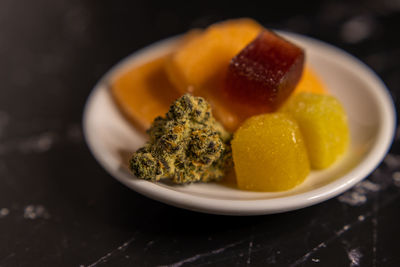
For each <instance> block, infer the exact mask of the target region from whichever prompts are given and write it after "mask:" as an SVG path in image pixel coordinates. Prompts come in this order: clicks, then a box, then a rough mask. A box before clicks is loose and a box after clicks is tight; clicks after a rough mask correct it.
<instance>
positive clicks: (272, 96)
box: [223, 30, 304, 117]
mask: <svg viewBox="0 0 400 267" xmlns="http://www.w3.org/2000/svg"><path fill="white" fill-rule="evenodd" d="M303 64H304V51H303V49H301V48H300V47H298V46H296V45H294V44H292V43H290V42H289V41H286V40H285V39H283V38H282V37H280V36H278V35H276V34H274V33H273V32H270V31H267V30H263V31H262V32H261V33H260V34H259V35H258V37H257V38H256V39H255V40H253V41H252V42H251V43H249V44H248V45H247V46H246V47H245V48H244V49H243V50H242V51H241V52H240V53H239V54H238V55H236V56H235V57H234V58H233V59H232V60H231V62H230V64H229V67H228V73H227V75H226V82H225V86H224V87H223V89H224V92H225V95H226V96H227V98H228V99H229V103H231V105H233V106H234V107H235V109H238V110H240V112H241V113H242V114H245V115H246V117H249V116H252V115H257V114H262V113H266V112H273V111H275V110H277V109H278V108H279V107H280V106H281V105H282V103H283V102H284V101H285V100H286V99H287V98H288V97H289V95H290V94H291V93H292V91H293V90H294V89H295V87H296V85H297V83H298V82H299V80H300V77H301V74H302V72H303Z"/></svg>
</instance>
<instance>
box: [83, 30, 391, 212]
mask: <svg viewBox="0 0 400 267" xmlns="http://www.w3.org/2000/svg"><path fill="white" fill-rule="evenodd" d="M277 32H278V33H279V34H282V35H283V36H286V37H290V38H295V39H300V40H302V41H305V42H311V43H313V44H314V45H317V46H320V47H321V46H322V47H325V48H328V49H329V50H332V51H334V52H335V53H336V54H339V55H340V56H341V57H343V58H345V59H346V61H348V62H347V63H351V65H352V66H351V67H355V68H357V69H358V70H357V71H361V72H362V73H363V77H364V76H365V77H367V78H368V79H369V81H368V84H371V86H370V87H371V88H375V89H377V90H375V91H376V92H375V93H374V96H375V97H376V96H378V97H379V99H378V100H379V101H378V102H379V103H380V105H379V108H380V111H382V112H381V113H382V114H381V116H380V117H379V121H380V122H381V124H382V125H381V127H380V128H379V130H378V132H377V138H376V140H377V142H375V143H374V144H373V145H372V147H371V148H370V149H369V151H368V153H367V154H366V156H365V159H364V160H363V161H362V162H361V163H360V164H359V165H357V166H355V167H354V168H352V169H351V170H350V171H349V172H348V173H346V174H345V175H344V176H342V177H340V178H338V179H336V180H334V181H332V182H330V183H328V184H326V185H324V186H321V187H319V188H316V189H313V190H310V191H307V192H302V193H299V194H295V195H290V196H284V197H277V198H273V199H256V200H247V199H246V200H232V199H229V200H228V199H218V200H215V199H214V198H206V197H201V196H197V195H190V194H188V193H184V192H179V191H174V190H171V189H168V188H165V187H162V186H159V185H158V184H157V183H153V182H148V181H140V182H138V183H131V182H130V181H131V179H130V177H129V175H130V174H128V172H123V171H118V170H116V169H115V168H113V167H112V166H110V164H109V163H108V162H106V161H105V160H104V159H103V157H102V156H101V153H100V152H98V151H97V148H96V147H95V144H94V143H93V141H92V140H91V139H90V137H89V131H90V129H89V128H88V127H89V126H88V125H89V123H88V120H89V111H90V107H91V106H92V102H93V101H94V99H95V95H96V93H98V92H100V90H106V88H104V86H103V85H104V84H105V82H106V81H107V80H108V79H109V78H110V77H112V76H113V75H115V73H116V72H118V71H119V70H121V69H123V68H124V67H126V65H127V64H129V63H131V61H133V60H135V61H137V62H140V60H141V59H142V58H149V56H148V55H146V54H149V53H151V52H152V51H153V50H155V49H157V48H159V47H163V46H168V44H169V45H171V44H172V43H173V42H176V41H177V40H178V39H179V37H181V35H177V36H173V37H169V38H166V39H163V40H160V41H157V42H155V43H153V44H151V45H149V46H146V47H144V48H142V49H139V50H137V51H135V52H133V53H132V54H130V55H129V56H127V57H125V58H123V59H122V60H120V61H119V62H117V63H116V64H115V65H114V66H113V67H111V68H110V69H109V70H108V71H107V72H106V73H105V74H104V75H103V76H102V77H101V78H100V79H99V81H98V82H97V83H96V84H95V86H94V87H93V89H92V90H91V92H90V94H89V96H88V98H87V100H86V103H85V105H84V109H83V118H82V126H83V127H82V129H83V135H84V139H85V141H86V143H87V145H88V147H89V150H90V152H91V153H92V155H93V156H94V158H95V159H96V161H97V162H98V163H99V164H100V165H101V166H102V167H103V168H104V169H105V170H106V171H107V172H108V173H109V174H111V176H113V177H114V178H116V179H117V180H118V181H120V182H121V183H122V184H124V185H125V186H127V187H129V188H130V189H132V190H134V191H136V192H137V193H140V194H142V195H144V196H146V197H149V198H151V199H154V200H157V201H160V202H163V203H166V204H169V205H172V206H175V207H179V208H184V209H188V210H192V211H197V212H203V213H210V214H219V215H263V214H274V213H281V212H287V211H291V210H296V209H300V208H304V207H307V206H312V205H315V204H318V203H320V202H323V201H325V200H328V199H330V198H333V197H335V196H337V195H339V194H341V193H343V192H344V191H346V190H348V189H350V188H351V187H353V186H354V185H355V184H356V183H357V182H360V181H361V180H363V179H365V178H366V177H367V176H368V175H369V174H370V173H371V172H373V171H374V170H375V169H376V168H377V167H378V165H379V164H380V163H381V162H382V160H383V158H384V156H385V155H386V154H387V152H388V151H389V149H390V147H391V144H392V142H393V138H394V134H395V125H396V112H395V106H394V103H393V99H392V97H391V95H390V92H389V90H388V88H387V86H386V85H385V84H384V82H383V81H382V80H381V79H380V78H379V76H378V75H377V74H376V73H375V72H374V71H373V70H372V69H371V68H370V67H368V66H367V65H366V64H365V63H363V62H362V61H361V60H360V59H358V58H356V57H355V56H353V55H351V54H350V53H348V52H346V51H344V50H342V49H340V48H338V47H336V46H333V45H331V44H329V43H325V42H323V41H320V40H317V39H314V38H312V37H308V36H304V35H301V34H297V33H292V32H286V31H277ZM131 64H132V63H131ZM347 67H350V66H347ZM121 116H122V114H121ZM216 202H217V203H216Z"/></svg>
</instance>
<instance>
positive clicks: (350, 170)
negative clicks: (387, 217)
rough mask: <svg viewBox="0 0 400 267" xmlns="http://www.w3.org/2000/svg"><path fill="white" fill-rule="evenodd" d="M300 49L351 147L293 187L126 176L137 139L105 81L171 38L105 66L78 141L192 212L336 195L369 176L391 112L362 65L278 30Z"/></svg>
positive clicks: (130, 182) (279, 207)
mask: <svg viewBox="0 0 400 267" xmlns="http://www.w3.org/2000/svg"><path fill="white" fill-rule="evenodd" d="M280 33H281V34H282V35H284V36H285V37H287V38H288V39H290V40H292V41H293V42H295V43H297V44H299V45H300V46H302V47H303V48H305V50H306V55H307V62H308V63H309V64H310V65H311V66H312V67H313V68H314V69H315V70H316V71H317V72H318V74H319V75H320V77H321V78H322V79H323V81H324V82H325V83H326V85H327V86H328V88H329V90H330V92H331V93H332V94H333V95H335V96H336V97H337V98H339V99H340V101H341V102H342V103H343V105H344V107H345V109H346V111H347V114H348V116H349V124H350V131H351V145H350V148H349V150H348V153H347V154H346V155H345V156H344V157H343V158H342V159H341V160H340V161H339V162H337V163H335V164H334V166H333V167H331V168H329V169H326V170H322V171H312V172H311V174H310V175H309V176H308V177H307V179H306V181H305V182H304V183H303V184H301V185H299V186H298V187H296V188H294V189H292V190H290V191H285V192H279V193H259V192H247V191H241V190H238V189H235V188H232V187H228V186H225V185H222V184H218V183H209V184H192V185H186V186H171V185H166V184H164V183H153V182H149V181H144V180H140V179H138V178H136V177H134V176H133V175H132V174H131V173H130V172H129V171H128V168H127V161H126V157H124V156H123V155H124V153H125V154H126V152H127V151H132V152H133V151H135V150H136V149H138V148H139V147H140V146H142V145H143V144H144V142H145V139H144V138H143V137H142V136H141V135H140V134H139V132H137V131H136V130H135V129H134V128H133V127H132V126H131V124H130V123H129V122H128V121H127V120H126V119H125V118H124V117H123V116H122V115H121V113H120V111H119V110H118V109H117V107H116V105H115V103H114V102H113V100H112V99H111V96H110V94H109V92H108V90H107V86H106V84H107V81H108V80H109V79H110V78H112V77H114V75H118V74H119V73H121V72H124V71H125V70H126V69H127V68H130V67H132V66H133V65H135V64H141V63H143V62H145V61H148V60H150V59H153V58H156V57H158V56H160V55H162V54H164V53H167V52H168V51H170V49H171V48H172V47H173V45H174V43H175V42H176V41H177V37H175V38H171V39H168V40H165V41H161V42H158V43H156V44H153V45H151V46H149V47H147V48H145V49H142V50H140V51H138V52H136V53H134V54H133V55H131V56H129V57H128V58H126V59H125V60H123V61H122V62H121V63H119V64H117V65H116V66H115V67H114V68H113V69H111V70H110V71H109V72H108V73H107V74H106V75H105V76H104V77H103V78H102V79H101V80H100V81H99V83H98V84H97V85H96V86H95V87H94V89H93V91H92V93H91V94H90V96H89V98H88V100H87V103H86V107H85V111H84V117H83V128H84V134H85V138H86V141H87V143H88V145H89V148H90V150H91V151H92V153H93V155H94V156H95V158H96V159H97V160H98V161H99V163H100V164H101V165H102V166H103V167H104V168H105V169H106V170H107V171H108V172H109V173H110V174H111V175H112V176H114V177H115V178H116V179H118V180H119V181H120V182H122V183H123V184H125V185H126V186H128V187H129V188H131V189H133V190H135V191H136V192H138V193H141V194H143V195H145V196H147V197H150V198H152V199H155V200H158V201H161V202H164V203H167V204H170V205H173V206H176V207H180V208H185V209H189V210H194V211H200V212H205V213H214V214H226V215H258V214H271V213H279V212H285V211H289V210H295V209H299V208H303V207H307V206H310V205H314V204H316V203H320V202H322V201H324V200H327V199H330V198H332V197H335V196H337V195H338V194H340V193H342V192H344V191H346V190H347V189H349V188H351V187H352V186H353V185H355V184H356V183H357V182H359V181H360V180H362V179H363V178H365V177H366V176H367V175H368V174H370V173H371V172H372V171H373V170H374V169H375V168H376V167H377V165H378V164H379V163H380V162H381V161H382V159H383V157H384V156H385V154H386V153H387V151H388V149H389V147H390V145H391V142H392V139H393V133H394V125H395V111H394V106H393V102H392V99H391V97H390V95H389V93H388V91H387V89H386V87H385V85H384V84H383V83H382V82H381V80H380V79H379V78H378V77H377V76H376V75H375V74H374V73H373V72H372V71H371V70H370V69H369V68H368V67H367V66H366V65H364V64H363V63H362V62H360V61H359V60H357V59H356V58H354V57H353V56H351V55H349V54H347V53H346V52H344V51H342V50H340V49H338V48H335V47H333V46H331V45H328V44H325V43H323V42H320V41H317V40H314V39H310V38H308V37H304V36H300V35H296V34H289V33H285V32H280Z"/></svg>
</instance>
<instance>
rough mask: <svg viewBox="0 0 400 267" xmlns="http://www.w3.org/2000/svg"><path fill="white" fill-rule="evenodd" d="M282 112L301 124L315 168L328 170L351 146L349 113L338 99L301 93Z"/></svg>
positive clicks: (312, 165)
mask: <svg viewBox="0 0 400 267" xmlns="http://www.w3.org/2000/svg"><path fill="white" fill-rule="evenodd" d="M282 110H283V111H286V112H289V113H290V114H291V115H292V116H293V117H294V118H295V119H296V121H297V122H298V124H299V126H300V129H301V133H302V135H303V136H304V140H305V143H306V146H307V151H308V156H309V158H310V163H311V167H312V168H315V169H324V168H327V167H329V166H330V165H331V164H333V163H334V162H335V161H336V160H337V159H338V158H339V157H340V156H341V155H342V154H344V152H345V151H346V149H347V147H348V144H349V127H348V123H347V116H346V112H345V110H344V108H343V107H342V105H341V104H340V102H339V101H338V100H337V99H336V98H335V97H333V96H328V95H318V94H311V93H299V94H297V95H294V96H292V97H291V98H290V99H289V101H288V102H287V103H286V104H285V105H284V107H283V108H282Z"/></svg>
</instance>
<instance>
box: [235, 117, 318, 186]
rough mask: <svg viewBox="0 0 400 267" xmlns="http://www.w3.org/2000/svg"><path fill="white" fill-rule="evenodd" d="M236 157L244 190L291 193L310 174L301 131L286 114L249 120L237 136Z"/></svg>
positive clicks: (237, 132)
mask: <svg viewBox="0 0 400 267" xmlns="http://www.w3.org/2000/svg"><path fill="white" fill-rule="evenodd" d="M232 154H233V161H234V165H235V171H236V177H237V183H238V187H239V188H240V189H243V190H252V191H283V190H288V189H290V188H293V187H294V186H296V185H298V184H300V183H301V182H303V181H304V179H305V178H306V176H307V175H308V173H309V171H310V165H309V161H308V157H307V152H306V147H305V144H304V141H303V137H302V135H301V133H300V129H299V127H298V125H297V123H296V121H294V120H293V119H292V118H291V117H290V116H289V115H287V114H284V113H270V114H263V115H259V116H254V117H251V118H249V119H248V120H246V121H245V122H244V124H243V125H242V126H241V127H240V128H239V129H238V130H237V131H236V132H235V134H234V137H233V140H232Z"/></svg>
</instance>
